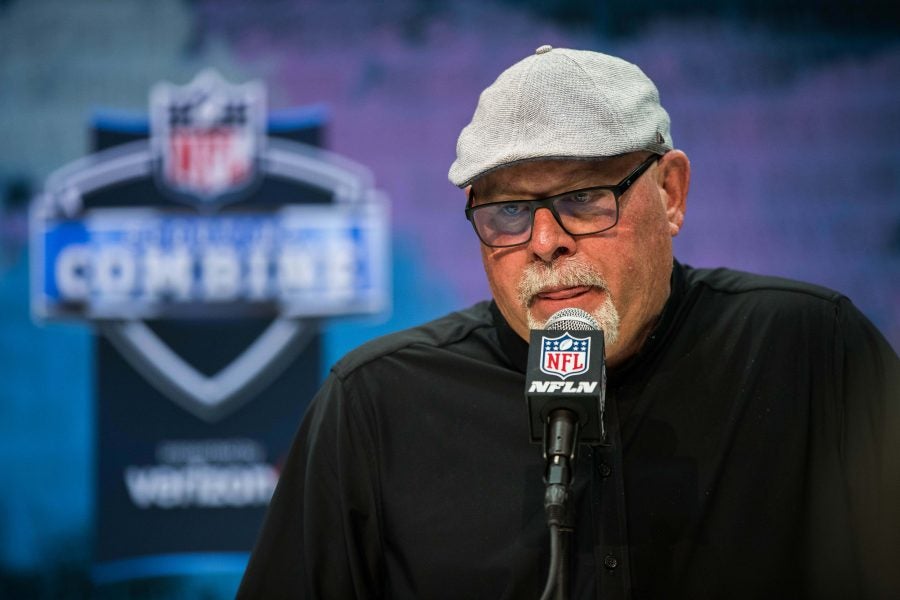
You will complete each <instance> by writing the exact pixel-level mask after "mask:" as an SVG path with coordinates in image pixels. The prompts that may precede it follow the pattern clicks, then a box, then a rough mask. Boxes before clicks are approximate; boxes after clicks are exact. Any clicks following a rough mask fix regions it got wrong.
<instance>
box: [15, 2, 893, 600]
mask: <svg viewBox="0 0 900 600" xmlns="http://www.w3.org/2000/svg"><path fill="white" fill-rule="evenodd" d="M543 44H551V45H553V46H557V47H574V48H585V49H594V50H599V51H603V52H607V53H611V54H615V55H618V56H621V57H623V58H625V59H627V60H630V61H632V62H635V63H637V64H638V65H640V66H641V67H642V68H643V70H644V71H645V72H646V73H647V74H648V75H649V76H650V77H651V78H652V79H653V80H654V81H655V82H656V84H657V86H658V87H659V89H660V93H661V98H662V102H663V105H664V106H665V107H666V108H667V110H668V111H669V113H670V115H671V118H672V134H673V137H674V140H675V144H676V146H677V147H679V148H681V149H683V150H684V151H686V152H687V154H688V155H689V157H690V158H691V160H692V166H693V181H692V188H691V193H690V196H689V204H688V214H687V220H686V223H685V227H684V229H683V231H682V233H681V234H680V236H679V237H678V238H677V240H676V243H675V248H676V256H677V257H678V258H679V259H680V260H681V261H682V262H686V263H688V264H692V265H694V266H730V267H735V268H739V269H744V270H750V271H756V272H762V273H767V274H775V275H782V276H786V277H792V278H797V279H802V280H805V281H810V282H814V283H818V284H821V285H825V286H827V287H831V288H834V289H837V290H840V291H842V292H844V293H846V294H847V295H848V296H849V297H850V298H851V299H852V300H853V301H854V303H856V304H857V305H858V306H859V307H860V308H861V309H862V310H863V312H864V313H865V314H867V315H868V317H869V318H870V319H871V320H872V321H873V322H874V323H875V324H876V325H877V326H878V327H879V328H880V329H881V331H882V332H883V333H884V334H885V336H886V337H887V338H888V340H889V341H890V342H891V343H892V345H893V346H894V348H895V349H897V348H900V144H898V143H897V142H898V140H900V19H898V18H897V9H896V8H895V6H894V3H889V2H888V1H887V0H884V1H881V0H860V1H859V2H855V3H853V5H852V8H851V5H850V4H848V3H846V2H837V0H824V1H820V2H811V1H809V2H784V1H782V0H721V1H715V0H668V1H666V2H652V1H650V0H559V1H557V2H552V3H550V2H539V1H538V0H523V1H513V0H506V1H504V0H460V1H456V2H438V1H435V0H385V1H383V2H370V1H365V0H327V1H325V0H269V1H258V2H253V3H250V2H241V1H238V0H217V1H212V0H209V1H204V0H154V1H153V2H150V1H143V0H115V1H111V0H66V1H64V0H27V1H26V0H0V470H2V476H0V597H2V598H88V597H98V598H210V599H212V598H227V597H231V596H233V594H234V590H235V589H236V586H237V583H238V581H239V578H240V567H239V566H238V567H236V568H234V569H232V570H231V571H225V572H221V573H212V574H210V573H206V574H204V575H197V576H194V577H190V576H179V577H161V578H155V579H152V580H142V581H131V582H119V583H116V584H111V585H105V586H97V585H94V584H92V582H91V577H90V567H91V555H92V542H93V538H92V536H93V531H94V529H93V526H94V523H95V519H96V514H95V513H96V511H95V498H94V496H93V494H94V492H93V481H94V480H93V477H94V471H95V467H94V465H95V460H96V456H95V454H94V445H95V442H94V433H95V429H94V423H95V406H94V392H95V388H94V385H95V381H94V375H93V373H94V371H93V368H94V364H93V357H94V341H93V332H92V331H91V329H90V328H89V326H88V325H86V324H78V323H67V324H57V323H54V324H36V323H35V322H33V320H32V318H31V316H30V314H29V267H28V248H27V236H28V216H27V209H28V204H29V202H30V200H31V199H32V197H33V196H34V195H35V194H36V193H37V192H39V191H40V189H41V188H42V186H43V183H44V180H45V178H46V177H47V175H48V174H49V173H51V172H52V171H53V170H55V169H57V168H59V167H61V166H63V165H64V164H66V163H68V162H71V161H73V160H75V159H77V158H79V157H80V156H83V155H84V154H86V153H87V152H88V151H89V139H88V123H89V120H90V118H91V115H92V114H96V112H97V111H98V110H107V109H117V110H130V111H138V112H140V111H146V107H147V94H148V91H149V89H150V87H151V86H152V85H153V84H154V83H155V82H157V81H160V80H167V81H171V82H175V83H178V84H184V83H186V82H188V81H189V80H191V79H192V78H193V76H194V75H196V73H197V72H199V71H200V70H201V69H203V68H205V67H215V68H216V69H218V70H219V72H221V73H222V74H223V75H224V76H225V77H226V78H227V79H228V80H230V81H232V82H237V83H240V82H244V81H247V80H251V79H257V80H260V81H262V82H264V84H265V85H266V86H267V89H268V94H269V100H268V104H269V108H270V109H271V110H277V109H283V108H289V107H297V106H308V105H321V106H324V107H325V110H326V111H327V114H328V120H327V129H326V131H325V146H326V147H327V148H328V149H330V150H332V151H334V152H337V153H339V154H341V155H344V156H346V157H349V158H351V159H353V160H354V161H357V162H358V163H361V164H362V165H364V166H366V167H368V168H369V169H371V171H372V173H373V174H374V177H375V181H376V185H377V186H378V188H380V189H381V190H384V191H385V192H386V194H387V195H388V197H389V198H390V200H391V203H392V215H391V220H392V240H391V245H392V253H393V267H392V268H393V294H394V296H393V311H392V313H391V314H390V315H387V316H385V317H384V318H382V319H380V320H374V321H373V320H371V319H367V320H344V321H340V322H335V323H331V324H329V325H328V327H327V328H326V329H325V330H324V345H323V347H324V351H323V359H322V372H323V374H324V372H325V371H326V370H327V368H328V367H329V366H330V365H331V364H332V363H333V362H334V361H335V360H336V359H337V358H339V357H340V356H341V355H342V354H343V353H344V352H346V351H347V350H349V349H350V348H352V347H354V346H356V345H358V344H359V343H361V342H363V341H365V340H367V339H370V338H371V337H374V336H376V335H381V334H383V333H386V332H389V331H393V330H396V329H399V328H403V327H407V326H410V325H414V324H417V323H421V322H424V321H426V320H428V319H430V318H433V317H436V316H438V315H440V314H442V313H444V312H447V311H449V310H453V309H457V308H461V307H465V306H467V305H469V304H471V303H473V302H475V301H478V300H481V299H484V298H487V297H488V291H487V286H486V283H485V281H484V276H483V273H482V269H481V266H480V259H479V255H478V244H477V241H476V239H475V237H474V234H473V233H472V232H471V230H470V227H469V225H468V223H467V222H466V221H465V218H464V216H463V211H462V209H463V205H464V198H463V196H462V194H461V192H460V191H459V190H457V189H455V188H454V187H453V186H452V185H451V184H450V183H449V182H448V181H447V177H446V174H447V170H448V168H449V165H450V163H451V162H452V160H453V158H454V153H455V141H456V136H457V135H458V133H459V130H460V129H461V128H462V127H463V126H464V125H465V124H466V123H467V122H468V120H469V118H470V116H471V113H472V111H473V110H474V107H475V104H476V101H477V97H478V93H479V92H480V91H481V90H482V89H483V88H484V87H486V86H487V85H489V84H490V83H491V82H492V81H493V80H494V78H496V76H497V75H498V74H499V73H500V72H501V71H502V70H503V69H504V68H506V67H507V66H509V65H511V64H512V63H514V62H516V61H518V60H519V59H521V58H523V57H525V56H527V55H529V54H530V53H532V52H533V51H534V49H535V48H537V47H538V46H540V45H543ZM291 401H302V402H305V401H306V400H305V399H300V400H297V399H291ZM248 550H249V549H248Z"/></svg>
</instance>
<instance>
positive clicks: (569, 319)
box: [544, 307, 600, 331]
mask: <svg viewBox="0 0 900 600" xmlns="http://www.w3.org/2000/svg"><path fill="white" fill-rule="evenodd" d="M544 329H550V330H551V331H593V330H596V329H600V325H599V324H598V323H597V320H596V319H594V317H592V316H591V314H590V313H589V312H587V311H586V310H582V309H580V308H574V307H568V308H563V309H561V310H558V311H556V312H555V313H553V315H552V316H551V317H550V318H549V319H548V320H547V324H546V325H545V326H544Z"/></svg>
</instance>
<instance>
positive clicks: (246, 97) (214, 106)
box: [150, 70, 265, 206]
mask: <svg viewBox="0 0 900 600" xmlns="http://www.w3.org/2000/svg"><path fill="white" fill-rule="evenodd" d="M150 121H151V132H150V137H151V146H152V148H153V152H154V156H155V158H156V180H157V182H158V183H159V184H160V187H161V188H163V189H165V190H167V191H170V192H175V195H176V196H177V197H179V198H180V199H183V200H187V201H190V202H192V203H195V204H197V205H200V206H216V205H220V204H222V203H224V202H227V201H229V200H234V199H237V198H238V197H240V195H242V192H246V191H247V190H248V188H250V187H251V185H252V184H253V183H255V182H256V181H257V173H258V169H257V157H258V156H259V155H260V153H261V151H262V146H263V142H264V140H265V89H264V88H263V86H262V85H261V84H260V83H258V82H249V83H246V84H243V85H231V84H229V83H227V82H225V81H224V80H223V79H222V78H221V77H220V76H219V74H218V73H216V72H215V71H212V70H209V71H204V72H202V73H200V74H199V75H198V76H197V77H196V79H194V80H193V81H192V82H190V83H189V84H187V85H185V86H176V85H172V84H170V83H160V84H158V85H156V86H155V87H154V88H153V90H152V91H151V93H150Z"/></svg>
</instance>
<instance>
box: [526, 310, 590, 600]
mask: <svg viewBox="0 0 900 600" xmlns="http://www.w3.org/2000/svg"><path fill="white" fill-rule="evenodd" d="M605 358H606V356H605V348H604V340H603V330H602V329H600V326H599V325H598V324H597V321H596V320H595V319H594V317H592V316H591V315H590V314H589V313H588V312H586V311H584V310H581V309H580V308H564V309H562V310H559V311H557V312H555V313H554V314H553V315H552V316H551V317H550V319H549V320H548V321H547V324H546V325H545V327H544V329H532V330H531V338H530V340H529V346H528V370H527V371H526V373H525V403H526V405H527V407H528V424H529V431H530V434H531V441H532V442H533V443H541V442H542V443H543V453H544V460H545V461H546V469H545V471H544V485H545V486H546V489H545V492H544V511H545V513H546V515H547V525H548V526H549V528H550V568H549V572H548V574H547V583H546V586H545V588H544V592H543V594H542V595H541V599H542V600H549V599H550V597H551V595H552V596H553V597H554V598H557V599H562V598H567V597H568V578H567V570H568V561H569V558H568V550H567V549H566V546H565V545H564V544H563V541H562V540H563V536H562V532H564V531H565V532H571V531H573V529H574V523H573V519H572V517H571V515H570V513H569V510H568V499H569V486H570V485H571V483H572V478H573V475H574V471H575V452H576V449H577V448H578V444H579V443H587V444H605V443H606V427H605V425H604V422H603V416H604V415H603V413H604V408H605V403H606V361H605Z"/></svg>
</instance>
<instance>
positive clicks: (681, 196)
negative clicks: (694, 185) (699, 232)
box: [656, 150, 691, 237]
mask: <svg viewBox="0 0 900 600" xmlns="http://www.w3.org/2000/svg"><path fill="white" fill-rule="evenodd" d="M656 182H657V185H658V186H659V191H660V196H661V198H662V201H663V206H664V207H665V209H666V218H667V219H668V221H669V232H670V233H671V235H672V237H675V236H676V235H678V232H679V231H681V225H682V223H684V213H685V211H686V210H687V195H688V187H690V184H691V161H689V160H688V157H687V155H686V154H685V153H684V152H682V151H681V150H670V151H668V152H666V153H665V154H664V155H663V157H662V158H660V159H659V162H658V163H657V179H656Z"/></svg>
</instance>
